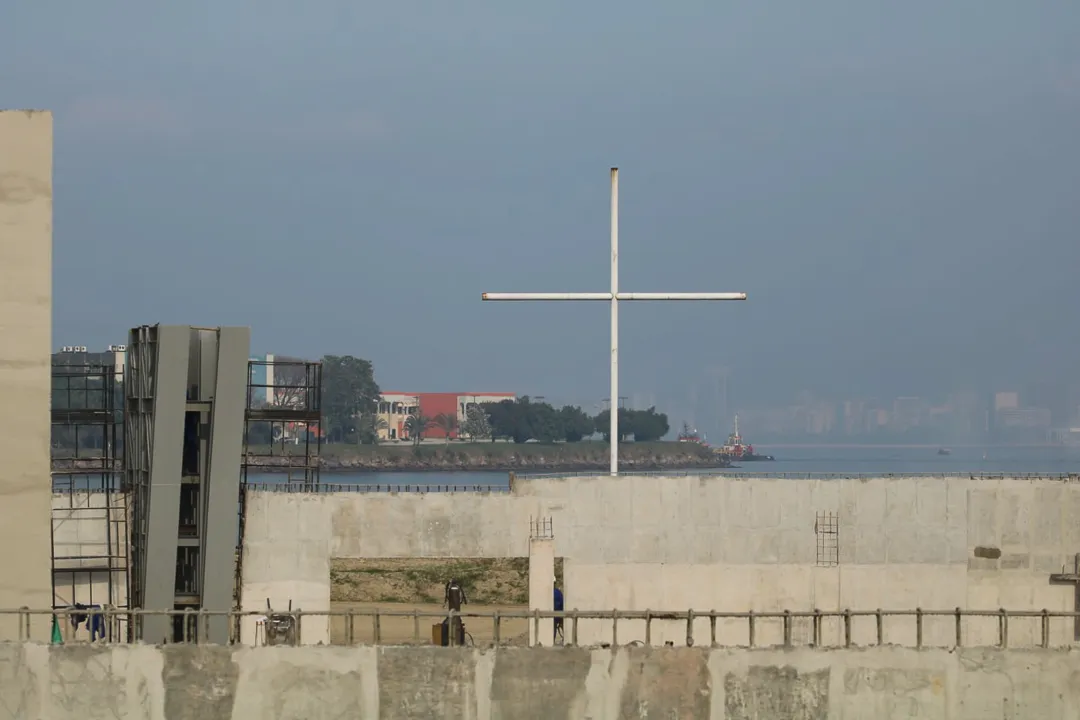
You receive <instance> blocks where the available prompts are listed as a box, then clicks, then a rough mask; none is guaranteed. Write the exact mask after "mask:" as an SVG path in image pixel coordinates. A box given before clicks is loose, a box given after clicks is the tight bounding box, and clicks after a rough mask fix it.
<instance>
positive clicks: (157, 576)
mask: <svg viewBox="0 0 1080 720" xmlns="http://www.w3.org/2000/svg"><path fill="white" fill-rule="evenodd" d="M250 344H251V331H250V330H249V329H248V328H243V327H232V328H209V329H208V328H194V327H190V326H187V325H154V326H142V327H138V328H135V329H133V330H132V331H131V334H130V338H129V341H128V378H127V382H126V388H125V390H126V396H127V397H126V411H125V432H124V438H125V442H124V455H125V468H124V472H125V476H126V485H127V487H128V488H129V489H130V492H131V499H130V504H131V563H132V581H131V605H132V606H133V607H138V608H142V609H145V610H172V609H184V608H192V609H200V608H204V609H207V610H219V611H223V610H229V609H231V608H232V606H233V595H234V594H233V582H234V579H235V574H234V570H235V563H236V552H235V551H236V536H237V532H238V528H237V512H238V497H239V484H240V455H241V451H242V448H243V430H244V411H245V406H246V394H247V374H248V353H249V350H250ZM175 620H176V622H174V619H169V618H165V617H161V616H152V617H146V618H144V619H143V620H142V625H141V627H137V628H136V629H135V635H136V637H139V638H141V639H143V640H146V641H149V642H159V641H161V640H163V639H166V638H168V639H173V638H180V637H183V636H184V632H185V631H184V629H183V628H182V626H181V623H180V621H179V618H175ZM202 631H203V629H202V628H198V629H196V628H194V627H189V628H187V631H186V632H187V634H188V636H189V637H193V636H195V635H196V632H202ZM228 636H229V628H228V623H227V621H226V619H225V618H224V617H220V616H219V617H215V618H212V619H210V621H209V623H208V636H207V637H206V638H204V639H205V640H208V641H209V642H220V643H224V642H226V641H227V640H228Z"/></svg>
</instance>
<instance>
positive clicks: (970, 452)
mask: <svg viewBox="0 0 1080 720" xmlns="http://www.w3.org/2000/svg"><path fill="white" fill-rule="evenodd" d="M763 450H764V451H765V452H768V453H771V454H772V455H775V456H776V458H777V459H776V461H775V462H756V463H745V464H744V465H743V466H742V468H741V469H742V471H744V472H755V473H769V474H772V473H795V474H805V473H832V474H838V475H844V474H868V473H869V474H876V475H888V474H893V473H920V474H922V473H925V474H938V473H972V474H1021V473H1038V474H1046V475H1057V474H1063V473H1080V448H1059V447H1054V448H1008V447H1001V448H963V447H960V448H953V451H952V454H951V455H938V454H937V448H908V447H885V448H877V447H874V448H781V447H777V448H763ZM283 479H284V478H283V477H282V476H280V475H274V474H272V473H269V474H265V475H258V476H254V475H253V476H251V477H250V480H252V481H254V482H281V481H282V480H283ZM322 482H324V483H350V484H351V483H358V484H361V483H362V484H370V485H493V486H505V485H506V484H507V473H505V472H423V473H378V472H374V473H329V472H326V473H323V474H322Z"/></svg>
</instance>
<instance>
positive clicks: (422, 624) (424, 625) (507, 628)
mask: <svg viewBox="0 0 1080 720" xmlns="http://www.w3.org/2000/svg"><path fill="white" fill-rule="evenodd" d="M375 608H378V609H379V610H387V611H390V610H392V611H394V612H402V611H407V612H411V611H413V610H417V611H421V612H438V613H442V612H445V608H444V607H443V606H442V605H441V604H439V603H368V602H331V603H330V609H331V610H332V611H334V612H344V611H347V610H357V611H360V610H366V611H369V612H370V611H371V610H373V609H375ZM527 609H528V607H527V606H524V605H473V604H471V603H470V604H467V605H465V607H463V608H462V611H463V612H494V611H495V610H515V611H521V610H527ZM438 622H439V619H438V618H436V617H421V618H419V619H417V620H414V619H413V618H412V617H411V616H406V617H400V616H399V617H395V616H391V615H380V616H379V643H380V644H384V645H412V644H421V645H430V644H431V641H432V636H431V626H432V625H435V624H437V623H438ZM464 622H465V630H466V632H468V633H469V635H470V636H471V637H472V642H473V644H475V645H477V646H481V647H486V646H489V645H491V644H492V642H493V641H494V637H495V636H494V622H493V621H492V620H491V618H469V617H466V618H464ZM346 624H347V620H346V618H344V617H331V618H330V643H331V644H332V645H345V644H347V640H346V634H347V630H346ZM417 628H419V629H417ZM499 634H500V641H499V644H500V645H527V644H528V639H529V621H528V620H527V619H526V618H508V619H505V620H502V621H501V622H500V624H499ZM418 637H419V640H418V639H417V638H418ZM374 642H375V625H374V619H373V618H372V617H371V616H370V615H368V616H363V617H362V616H357V617H355V618H354V620H353V643H354V644H366V645H371V644H374ZM466 642H468V639H466Z"/></svg>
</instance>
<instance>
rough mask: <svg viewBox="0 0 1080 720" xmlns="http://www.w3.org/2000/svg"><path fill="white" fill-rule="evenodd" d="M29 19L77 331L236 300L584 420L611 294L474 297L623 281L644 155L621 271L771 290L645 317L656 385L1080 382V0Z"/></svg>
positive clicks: (23, 84) (233, 319) (473, 386)
mask: <svg viewBox="0 0 1080 720" xmlns="http://www.w3.org/2000/svg"><path fill="white" fill-rule="evenodd" d="M4 16H5V18H4V22H2V23H0V86H2V87H3V88H4V101H3V102H4V104H5V105H8V106H13V107H44V108H51V109H53V110H54V111H55V117H56V173H55V253H54V258H55V283H54V287H55V323H54V339H55V342H56V344H57V346H59V345H61V344H76V345H87V346H90V347H93V348H104V347H105V346H106V345H108V344H110V343H115V342H123V341H124V339H125V335H124V333H125V331H126V329H127V328H129V327H131V326H133V325H136V324H140V323H153V322H158V321H160V322H184V323H193V324H201V325H217V324H242V325H250V326H252V328H253V331H254V335H253V337H254V346H255V347H254V349H255V350H257V351H263V352H267V351H268V352H276V353H279V354H291V355H299V356H319V355H322V354H324V353H349V354H354V355H357V356H360V357H365V358H369V359H371V360H372V361H373V362H374V364H375V368H376V372H377V379H378V381H379V382H380V384H381V385H382V386H383V387H384V388H387V389H403V390H411V389H416V390H445V391H454V390H474V391H513V392H518V393H528V394H533V395H538V394H542V395H545V396H546V397H547V398H548V399H549V400H553V401H556V402H566V401H573V402H576V403H580V404H582V405H584V406H585V407H586V408H587V409H589V410H592V409H593V408H592V407H591V406H592V405H593V404H595V403H598V402H599V401H600V399H601V398H603V397H605V396H606V395H607V394H608V392H607V387H608V386H607V360H608V330H607V324H606V323H607V316H606V309H605V308H603V307H601V306H599V305H589V306H581V305H579V306H570V305H559V306H556V305H547V306H540V305H533V304H513V305H497V304H493V305H483V304H481V302H480V293H481V292H482V291H485V290H488V291H493V290H519V291H526V290H551V291H558V290H604V289H606V287H607V286H608V277H607V272H608V263H607V258H608V255H607V253H608V246H607V243H608V237H607V234H608V187H607V169H608V167H609V166H611V165H619V166H620V167H621V168H622V170H623V175H622V202H623V214H622V267H623V278H622V285H623V288H624V289H627V290H642V291H655V290H672V291H674V290H688V291H691V290H744V291H747V292H749V294H750V301H749V302H747V303H738V304H736V303H727V304H715V305H689V306H683V307H679V306H672V305H671V304H667V305H666V306H665V305H652V306H647V305H641V306H636V305H635V306H632V307H629V308H627V309H626V310H625V311H624V312H623V313H622V315H623V326H622V334H623V358H622V361H623V364H622V368H623V387H624V389H625V391H626V393H627V394H628V395H630V394H632V393H640V394H642V396H643V397H648V398H653V399H654V401H655V402H657V403H658V404H661V405H665V404H667V402H666V401H668V400H670V399H671V398H679V399H682V398H685V397H686V395H687V391H688V386H689V385H691V384H692V383H693V382H695V381H696V379H700V378H702V377H703V376H704V373H705V371H706V368H708V367H710V366H725V367H727V368H730V382H729V385H730V393H731V402H732V406H733V407H734V408H738V407H739V406H743V407H745V406H748V405H758V404H763V403H784V402H789V401H790V400H791V398H792V397H793V396H794V395H795V394H796V393H798V392H800V391H802V390H810V391H813V392H815V393H819V394H825V395H831V396H834V397H836V396H857V395H872V396H880V397H883V398H891V397H895V396H897V395H920V396H933V395H938V394H943V393H948V392H951V391H953V390H954V389H957V388H971V389H973V390H977V391H979V392H985V391H989V390H992V389H1000V388H1003V387H1005V388H1007V387H1014V386H1016V385H1018V384H1020V383H1023V382H1027V381H1029V380H1033V379H1039V378H1051V379H1054V380H1058V381H1066V380H1068V381H1071V380H1073V379H1074V374H1075V358H1076V357H1077V355H1078V353H1080V324H1078V323H1076V322H1075V317H1074V315H1075V308H1076V307H1077V306H1078V305H1080V283H1077V282H1076V280H1075V277H1076V268H1077V267H1080V242H1077V228H1078V227H1080V203H1077V202H1076V188H1077V187H1078V186H1080V141H1078V140H1077V134H1076V128H1077V127H1078V123H1080V42H1078V41H1077V28H1078V27H1080V3H1075V2H1064V3H1062V2H1056V3H1051V2H1040V1H1038V0H1036V1H1034V2H1023V3H1019V2H1014V1H1012V0H958V1H956V2H949V3H942V2H905V3H899V2H896V3H856V2H840V1H839V0H822V1H820V2H814V3H805V2H796V1H795V0H777V1H775V2H767V3H703V2H689V3H668V4H664V3H656V2H646V1H645V0H626V1H623V2H616V1H615V0H601V1H599V2H593V3H585V4H582V3H570V2H560V1H556V2H547V3H492V2H473V3H465V4H453V3H451V4H439V3H419V2H410V1H408V0H406V1H404V2H395V3H385V4H356V3H345V2H340V1H339V0H311V1H310V2H306V3H303V4H302V5H298V4H295V3H284V2H266V3H249V2H237V1H235V0H233V1H226V2H216V3H207V2H193V3H192V2H189V3H172V4H165V5H162V4H133V3H127V2H119V0H103V1H102V2H95V3H69V4H67V5H65V6H64V7H63V11H62V12H59V11H58V9H57V7H56V6H55V5H53V4H50V3H31V2H27V1H26V0H12V2H11V3H9V4H8V6H7V7H6V8H5V10H4ZM681 419H682V418H673V420H675V421H676V422H678V421H679V420H681ZM714 431H715V428H714ZM845 462H846V461H845ZM911 462H915V461H914V460H912V461H911ZM807 463H809V464H808V465H806V466H805V467H807V468H821V469H828V468H829V466H828V463H826V462H825V461H824V460H823V461H821V462H819V463H818V464H814V462H810V461H809V460H808V461H807ZM837 463H838V464H837V465H836V466H835V468H841V467H843V465H842V463H839V460H838V461H837ZM901 465H903V464H902V463H901ZM802 467H803V466H800V469H801V468H802ZM905 467H909V466H905ZM835 468H834V469H835ZM776 469H777V470H779V469H781V466H779V465H778V466H777V467H776ZM879 469H881V468H879ZM1027 469H1035V468H1032V467H1028V468H1027Z"/></svg>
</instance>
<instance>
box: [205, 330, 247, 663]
mask: <svg viewBox="0 0 1080 720" xmlns="http://www.w3.org/2000/svg"><path fill="white" fill-rule="evenodd" d="M217 346H218V355H217V380H216V382H215V383H214V409H213V413H212V414H211V416H210V472H209V482H208V483H207V485H208V486H209V487H208V488H204V493H205V497H206V505H205V506H204V507H205V508H206V513H205V517H206V522H205V528H206V529H205V531H204V533H203V536H204V538H205V539H204V543H203V552H202V557H203V580H202V606H203V608H204V609H206V610H230V609H232V604H233V583H234V582H235V579H236V573H235V567H234V565H235V562H236V557H235V555H236V533H237V532H238V528H237V514H236V513H237V509H238V503H239V493H240V456H241V454H242V453H243V449H244V445H243V441H244V408H245V406H246V404H247V378H248V357H249V350H250V348H251V330H250V329H249V328H246V327H230V328H221V332H220V335H219V336H218V343H217ZM207 640H208V641H209V642H212V643H227V642H228V640H229V626H228V622H227V620H226V618H224V617H217V618H211V619H210V632H209V635H208V638H207Z"/></svg>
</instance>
